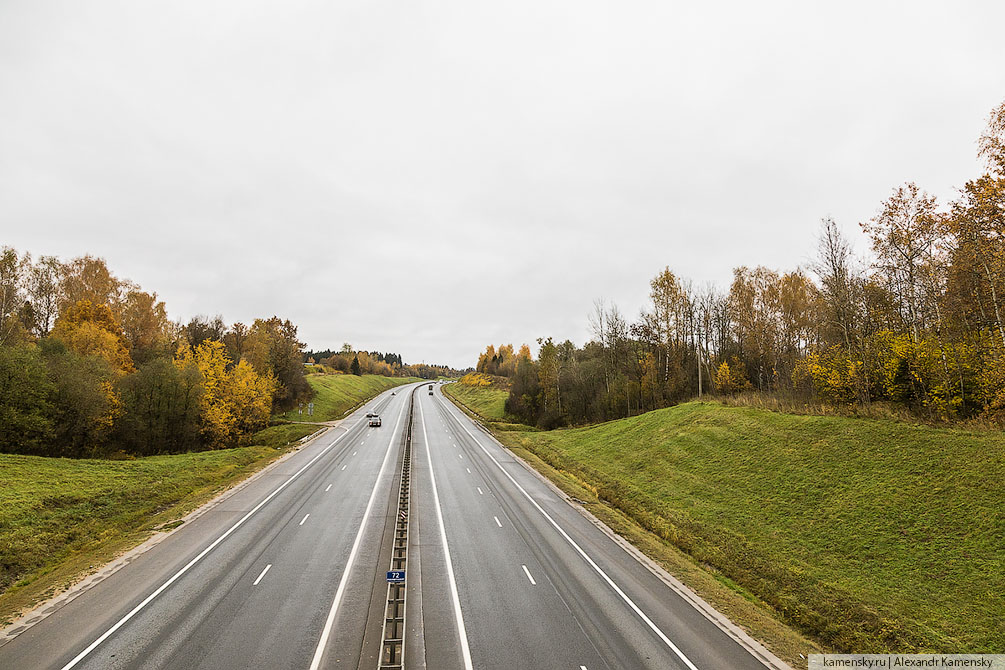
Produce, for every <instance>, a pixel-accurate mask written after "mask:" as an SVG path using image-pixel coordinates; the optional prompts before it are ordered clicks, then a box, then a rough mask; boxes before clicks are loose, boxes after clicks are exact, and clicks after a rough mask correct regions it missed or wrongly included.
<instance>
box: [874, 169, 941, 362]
mask: <svg viewBox="0 0 1005 670" xmlns="http://www.w3.org/2000/svg"><path fill="white" fill-rule="evenodd" d="M938 222H939V215H938V211H937V203H936V200H935V197H934V196H930V195H928V194H927V193H925V192H923V191H921V190H920V189H919V188H918V186H917V185H915V184H913V183H908V184H905V185H904V186H901V187H899V188H897V189H896V190H895V191H894V193H893V195H892V196H890V198H888V199H887V200H886V202H884V203H883V206H882V209H881V210H880V212H879V214H877V215H876V216H875V217H873V218H872V219H871V220H870V221H869V222H868V223H863V224H862V229H863V230H864V231H865V233H866V234H867V235H868V236H869V239H870V241H871V242H872V249H873V252H874V253H875V254H876V262H875V267H876V269H877V271H878V272H879V274H880V276H881V277H882V278H883V280H884V281H885V284H886V286H887V288H888V290H889V291H890V293H891V295H893V296H894V298H895V300H896V302H897V306H898V311H899V313H900V317H901V320H902V322H903V326H904V328H905V329H906V330H907V331H908V333H910V335H911V338H912V339H913V340H914V341H915V342H917V341H918V340H919V339H920V338H921V331H922V330H923V329H924V328H925V326H926V324H927V323H928V322H929V321H930V320H931V314H930V311H931V308H932V307H933V306H934V300H935V296H934V295H932V285H933V283H934V281H933V273H936V272H938V271H939V268H940V262H939V258H938V248H937V242H938V241H939V225H938Z"/></svg>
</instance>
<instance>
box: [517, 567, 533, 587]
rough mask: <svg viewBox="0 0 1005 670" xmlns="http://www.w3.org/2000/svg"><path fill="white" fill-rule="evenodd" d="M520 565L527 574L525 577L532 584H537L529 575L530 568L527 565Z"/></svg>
mask: <svg viewBox="0 0 1005 670" xmlns="http://www.w3.org/2000/svg"><path fill="white" fill-rule="evenodd" d="M520 567H521V568H523V571H524V573H525V574H526V575H527V579H529V580H530V583H531V584H533V585H534V586H537V582H535V581H534V578H533V577H531V576H530V570H528V569H527V566H526V565H521V566H520Z"/></svg>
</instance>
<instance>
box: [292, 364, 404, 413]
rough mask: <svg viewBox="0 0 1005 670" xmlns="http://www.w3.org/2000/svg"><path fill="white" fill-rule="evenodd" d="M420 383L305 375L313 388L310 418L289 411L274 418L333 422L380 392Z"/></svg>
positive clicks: (388, 379) (374, 377)
mask: <svg viewBox="0 0 1005 670" xmlns="http://www.w3.org/2000/svg"><path fill="white" fill-rule="evenodd" d="M418 381H422V380H421V379H419V378H418V377H381V376H379V375H362V376H358V377H357V376H356V375H308V376H307V382H308V383H309V384H310V385H311V388H313V389H314V416H308V415H307V407H306V406H305V407H304V413H303V414H298V413H297V410H296V409H292V410H290V411H289V412H286V413H284V414H279V415H277V418H279V419H285V420H287V421H333V420H335V419H341V418H342V417H343V415H344V414H345V413H346V412H348V411H349V410H350V409H352V408H353V407H355V406H356V405H359V404H360V403H362V402H365V401H366V400H369V399H370V398H372V397H374V396H375V395H377V394H378V393H380V392H382V391H386V390H387V389H389V388H393V387H395V386H401V385H402V384H409V383H411V382H418Z"/></svg>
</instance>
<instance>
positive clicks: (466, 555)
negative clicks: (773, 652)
mask: <svg viewBox="0 0 1005 670" xmlns="http://www.w3.org/2000/svg"><path fill="white" fill-rule="evenodd" d="M413 389H416V391H415V393H414V405H413V406H414V409H413V414H412V421H411V425H412V431H411V494H410V495H411V511H410V513H409V524H408V527H409V529H408V537H407V544H408V558H407V566H408V568H407V571H406V572H407V577H406V582H405V588H406V590H407V608H406V619H405V623H406V626H405V628H406V630H405V639H404V657H405V667H407V668H416V669H418V668H429V669H430V670H452V669H459V670H467V669H471V668H478V669H483V668H484V669H490V668H491V669H496V668H498V669H507V670H509V669H515V668H516V669H519V668H528V669H531V668H542V669H548V670H551V669H553V668H569V669H570V670H600V669H602V668H611V669H613V668H625V669H636V668H654V669H664V668H669V669H689V670H706V669H707V670H720V669H730V668H737V669H747V668H751V669H753V668H764V667H765V661H766V662H768V663H773V664H775V665H776V666H777V665H778V663H779V662H778V661H777V659H774V658H773V657H771V656H770V655H769V654H766V652H763V650H761V649H759V648H758V647H757V645H756V644H752V643H751V642H750V641H749V640H747V641H745V642H744V641H743V640H742V639H741V640H739V641H738V639H737V638H738V636H737V635H736V634H735V632H730V630H728V626H723V625H717V624H716V622H714V621H713V620H712V618H711V617H709V616H706V614H703V613H702V612H701V611H699V610H698V609H697V608H696V607H694V606H693V605H692V604H691V602H689V601H688V599H687V597H686V595H685V596H682V595H680V593H679V592H678V590H677V589H674V588H672V587H671V585H669V584H668V582H667V580H666V579H665V578H663V577H661V576H660V575H659V574H657V573H656V572H654V571H653V570H651V569H650V568H648V567H646V566H645V565H643V563H642V562H640V561H639V560H637V559H636V558H635V557H634V556H632V555H631V554H630V553H629V552H627V551H626V550H625V549H624V548H623V547H622V546H621V545H620V543H618V542H617V541H615V540H614V539H613V538H612V537H610V536H609V535H608V534H607V533H604V532H602V530H601V529H599V528H598V527H597V525H595V523H593V522H592V521H591V519H589V518H587V516H586V515H584V514H583V513H581V511H580V510H579V509H577V508H576V507H575V506H574V505H572V504H570V503H569V502H568V501H567V500H566V499H565V498H564V496H562V495H561V494H560V493H559V492H558V491H557V490H555V489H554V488H553V487H552V486H551V485H549V484H547V483H546V482H544V481H543V480H542V479H541V478H540V477H539V476H538V475H536V474H535V473H533V472H531V471H529V470H528V469H527V468H526V467H525V466H524V465H523V464H522V463H520V462H519V461H517V460H516V459H515V458H514V457H513V456H512V455H511V454H509V452H508V451H507V450H505V449H504V448H502V447H501V446H500V445H499V444H498V443H497V442H495V440H493V439H492V438H491V437H490V436H489V435H488V434H487V433H485V432H484V431H482V429H481V428H480V427H479V426H478V425H477V424H475V423H474V422H472V421H471V420H470V419H469V418H468V417H467V416H466V415H465V414H464V413H463V412H461V411H460V410H459V409H458V408H456V407H455V406H454V405H453V404H452V403H450V402H449V400H447V399H446V398H445V397H444V396H443V395H442V394H441V392H440V387H439V386H438V385H433V392H432V393H430V392H429V390H428V385H427V384H420V385H415V386H410V387H399V388H398V389H397V390H396V393H395V394H394V395H391V392H390V391H388V392H385V393H384V394H382V395H381V396H378V397H377V398H376V399H374V400H373V401H371V402H370V403H368V404H367V405H365V406H364V407H362V408H360V409H359V410H358V411H356V412H355V413H354V414H353V415H351V416H350V417H348V418H347V419H346V420H345V421H344V422H343V423H342V425H341V426H340V427H338V428H335V429H331V430H328V431H327V432H325V433H324V434H322V435H321V436H320V437H318V438H317V439H315V440H313V441H312V442H311V443H310V444H309V445H307V446H305V447H303V448H302V449H300V450H299V451H297V452H296V453H294V454H292V455H291V456H289V457H287V458H285V459H283V460H282V461H280V462H279V463H277V464H275V465H274V466H272V467H270V468H269V469H268V470H267V471H266V472H264V473H262V474H261V475H260V476H258V477H256V478H254V479H253V480H251V481H250V482H248V483H247V484H246V485H244V486H241V487H239V488H238V489H237V490H236V491H234V492H233V493H232V494H229V495H226V496H225V497H224V498H222V499H221V500H220V501H218V502H217V503H216V504H214V505H212V506H211V507H209V508H208V509H207V510H206V511H205V512H204V513H202V514H200V515H198V516H197V517H196V518H194V519H193V520H191V521H190V522H188V523H186V524H183V525H182V526H181V527H179V528H178V529H176V530H174V531H173V532H171V533H170V535H169V536H167V537H166V538H165V539H164V540H163V541H162V542H160V543H159V544H157V545H155V546H154V547H152V548H151V549H149V550H148V551H146V552H144V553H141V554H139V555H138V556H136V557H135V558H134V559H133V560H131V561H130V562H128V563H127V564H126V565H125V566H124V567H122V568H121V569H119V570H117V571H115V572H114V573H112V574H110V575H109V576H108V577H107V578H106V579H104V580H102V581H100V582H99V583H97V584H96V585H95V586H93V587H92V588H90V589H88V590H86V591H84V592H82V593H81V594H80V595H79V596H78V597H76V598H74V599H72V600H70V601H69V602H67V603H66V604H65V605H63V606H62V607H60V608H59V609H58V610H57V611H55V612H53V613H51V614H50V615H49V616H47V617H45V618H44V619H42V620H41V621H39V622H38V623H36V624H34V625H32V626H31V627H28V628H27V629H26V630H24V631H23V632H20V634H18V635H17V636H16V637H13V638H11V639H7V640H6V642H4V643H2V646H0V668H2V669H3V670H14V669H21V668H25V669H29V668H53V669H55V670H70V669H71V668H80V669H85V668H86V669H102V670H105V669H119V668H122V669H125V668H129V669H138V668H144V669H146V668H177V669H201V668H205V669H211V668H212V669H229V668H233V669H235V670H236V669H238V668H241V669H244V668H269V669H271V668H277V669H278V668H296V669H298V670H315V669H317V668H367V669H368V670H369V669H375V668H376V667H377V663H378V660H379V656H380V644H381V632H382V629H381V627H382V624H383V619H384V604H385V596H386V589H387V586H386V582H385V571H386V570H388V567H389V558H388V557H389V556H390V555H391V554H390V551H391V550H390V547H391V538H392V536H393V525H394V522H395V518H396V517H397V516H398V509H397V504H398V486H399V471H400V466H401V457H402V454H403V451H404V449H405V448H406V439H405V436H406V432H407V431H406V429H407V426H408V425H409V400H410V398H411V397H412V396H413V394H412V393H411V391H412V390H413ZM368 411H379V413H380V415H381V417H382V420H383V425H382V426H381V427H379V428H370V427H368V426H367V422H366V418H365V413H366V412H368ZM15 627H16V624H15ZM778 667H781V666H778Z"/></svg>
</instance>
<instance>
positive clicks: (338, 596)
mask: <svg viewBox="0 0 1005 670" xmlns="http://www.w3.org/2000/svg"><path fill="white" fill-rule="evenodd" d="M404 411H405V403H402V405H401V410H399V411H398V420H397V421H396V422H395V424H394V430H393V431H391V440H390V441H389V442H388V443H387V451H386V452H385V453H384V462H383V463H381V465H380V471H379V472H378V473H377V479H376V481H374V483H373V490H372V491H371V492H370V500H369V501H368V502H367V503H366V511H364V512H363V520H362V521H361V522H360V524H359V530H358V531H356V540H355V541H354V542H353V543H352V549H351V550H350V551H349V560H348V561H346V564H345V569H344V570H343V571H342V578H341V579H340V580H339V583H338V588H337V589H335V599H334V600H332V606H331V609H330V610H328V618H327V619H325V626H324V628H323V629H322V630H321V639H320V640H318V646H317V648H316V649H315V650H314V658H313V659H312V660H311V667H310V670H318V668H319V667H320V666H321V658H322V657H323V656H324V653H325V647H326V646H327V645H328V638H329V637H330V636H331V632H332V626H333V625H334V624H335V615H336V613H337V612H338V608H339V605H340V604H341V603H342V595H343V594H344V593H345V587H346V584H348V583H349V573H350V572H352V566H353V563H355V562H356V554H357V553H358V552H359V545H360V543H361V542H362V540H363V531H364V530H366V522H367V519H369V518H370V510H371V509H373V501H374V500H375V499H376V498H377V488H378V485H379V484H380V480H381V479H382V478H383V477H384V470H385V469H386V468H387V463H388V461H389V459H390V457H391V446H392V445H393V444H394V437H395V435H396V434H397V433H398V426H400V425H401V415H402V413H403V412H404Z"/></svg>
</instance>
